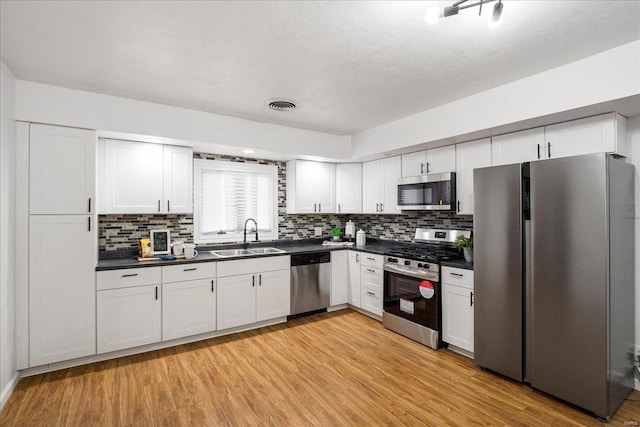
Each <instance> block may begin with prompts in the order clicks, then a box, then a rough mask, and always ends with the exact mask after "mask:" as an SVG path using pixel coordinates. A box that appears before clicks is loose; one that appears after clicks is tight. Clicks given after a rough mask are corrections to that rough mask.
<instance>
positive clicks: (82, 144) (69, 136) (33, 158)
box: [29, 124, 97, 215]
mask: <svg viewBox="0 0 640 427" xmlns="http://www.w3.org/2000/svg"><path fill="white" fill-rule="evenodd" d="M96 147H97V139H96V133H95V132H94V131H88V130H83V129H73V128H65V127H59V126H45V125H35V124H34V125H31V126H30V141H29V213H31V214H58V215H60V214H62V215H64V214H87V213H91V212H95V202H96V195H95V192H96V190H95V186H96Z"/></svg>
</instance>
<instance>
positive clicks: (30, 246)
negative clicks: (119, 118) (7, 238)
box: [16, 122, 98, 369]
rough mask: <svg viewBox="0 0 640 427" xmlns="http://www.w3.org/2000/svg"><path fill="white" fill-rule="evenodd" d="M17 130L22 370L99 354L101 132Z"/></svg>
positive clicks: (39, 127) (19, 359) (42, 128)
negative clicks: (97, 283)
mask: <svg viewBox="0 0 640 427" xmlns="http://www.w3.org/2000/svg"><path fill="white" fill-rule="evenodd" d="M17 131H18V140H19V144H18V153H17V157H18V158H17V162H18V168H17V170H18V171H19V172H18V174H19V175H18V184H17V185H18V192H17V194H18V195H17V200H16V204H17V212H16V223H17V228H18V229H17V236H18V244H17V248H16V250H17V257H16V258H17V260H18V261H17V264H18V265H17V273H16V276H17V277H16V278H17V281H18V290H17V294H16V303H17V331H18V334H17V340H18V345H17V347H18V351H17V363H18V369H24V368H28V367H35V366H40V365H44V364H48V363H55V362H60V361H63V360H69V359H73V358H77V357H83V356H88V355H92V354H95V352H96V332H95V331H96V327H95V319H96V315H95V296H96V294H95V292H96V288H95V266H96V262H97V236H98V233H97V217H96V215H95V208H96V203H95V201H96V181H95V173H96V164H97V157H96V153H97V150H96V148H97V136H96V132H95V131H90V130H84V129H75V128H66V127H59V126H47V125H39V124H30V123H23V122H19V123H18V127H17ZM27 236H28V238H27Z"/></svg>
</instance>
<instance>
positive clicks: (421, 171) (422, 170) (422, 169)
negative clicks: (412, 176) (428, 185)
mask: <svg viewBox="0 0 640 427" xmlns="http://www.w3.org/2000/svg"><path fill="white" fill-rule="evenodd" d="M423 173H424V163H420V175H422V174H423Z"/></svg>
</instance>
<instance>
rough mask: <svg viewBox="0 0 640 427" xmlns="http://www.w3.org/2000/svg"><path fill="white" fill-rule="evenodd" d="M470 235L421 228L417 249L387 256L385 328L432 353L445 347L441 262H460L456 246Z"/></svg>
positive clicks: (397, 250) (398, 250) (402, 249)
mask: <svg viewBox="0 0 640 427" xmlns="http://www.w3.org/2000/svg"><path fill="white" fill-rule="evenodd" d="M459 235H464V236H467V237H469V236H470V235H471V232H470V231H460V230H433V229H422V228H418V229H417V230H416V233H415V241H416V245H415V246H400V247H396V248H392V249H391V250H390V251H389V252H388V254H387V255H386V256H385V262H384V264H383V270H384V303H383V308H384V312H383V313H382V324H383V325H384V327H385V328H387V329H391V330H392V331H394V332H397V333H399V334H401V335H404V336H406V337H408V338H411V339H413V340H415V341H418V342H419V343H422V344H424V345H427V346H429V347H431V348H433V349H438V348H440V347H441V346H442V337H441V335H440V325H441V322H442V309H441V289H440V264H439V263H440V261H442V260H445V259H450V258H460V257H461V255H460V251H459V250H457V249H456V248H455V247H454V246H453V244H454V242H455V240H456V238H457V236H459Z"/></svg>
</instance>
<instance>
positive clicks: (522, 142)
mask: <svg viewBox="0 0 640 427" xmlns="http://www.w3.org/2000/svg"><path fill="white" fill-rule="evenodd" d="M546 158H547V149H546V145H545V138H544V128H535V129H528V130H523V131H521V132H514V133H509V134H506V135H499V136H494V137H493V138H492V139H491V164H492V165H494V166H498V165H508V164H511V163H524V162H532V161H534V160H542V159H546Z"/></svg>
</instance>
